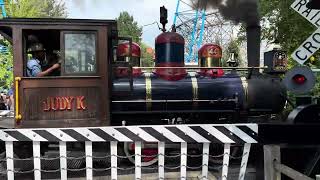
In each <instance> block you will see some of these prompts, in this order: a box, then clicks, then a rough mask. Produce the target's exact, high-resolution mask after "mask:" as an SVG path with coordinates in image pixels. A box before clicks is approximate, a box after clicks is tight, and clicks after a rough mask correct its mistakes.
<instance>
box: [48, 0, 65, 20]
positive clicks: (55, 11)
mask: <svg viewBox="0 0 320 180" xmlns="http://www.w3.org/2000/svg"><path fill="white" fill-rule="evenodd" d="M45 1H46V2H47V6H46V8H45V9H44V12H45V16H44V17H52V18H66V17H67V11H66V4H65V2H64V1H62V0H59V1H57V0H45Z"/></svg>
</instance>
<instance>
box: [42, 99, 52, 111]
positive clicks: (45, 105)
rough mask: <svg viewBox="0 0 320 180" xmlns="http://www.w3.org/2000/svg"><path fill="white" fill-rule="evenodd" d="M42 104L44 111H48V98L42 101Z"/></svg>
mask: <svg viewBox="0 0 320 180" xmlns="http://www.w3.org/2000/svg"><path fill="white" fill-rule="evenodd" d="M42 104H43V110H44V111H50V98H47V100H46V101H43V102H42Z"/></svg>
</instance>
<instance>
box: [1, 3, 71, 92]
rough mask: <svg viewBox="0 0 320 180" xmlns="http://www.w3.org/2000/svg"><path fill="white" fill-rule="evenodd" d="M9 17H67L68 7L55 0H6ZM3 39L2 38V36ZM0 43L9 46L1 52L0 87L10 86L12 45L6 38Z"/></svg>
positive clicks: (11, 77)
mask: <svg viewBox="0 0 320 180" xmlns="http://www.w3.org/2000/svg"><path fill="white" fill-rule="evenodd" d="M5 3H6V11H7V14H8V16H9V17H26V18H39V17H66V16H67V13H66V7H65V4H64V3H63V2H61V1H59V2H58V1H55V0H15V1H12V0H5ZM0 39H1V38H0ZM0 44H1V45H4V46H6V47H7V48H8V52H7V53H0V87H2V88H9V87H10V85H11V83H12V81H13V73H12V69H13V68H12V67H13V57H12V47H11V45H10V43H9V42H8V41H6V40H3V39H1V40H0Z"/></svg>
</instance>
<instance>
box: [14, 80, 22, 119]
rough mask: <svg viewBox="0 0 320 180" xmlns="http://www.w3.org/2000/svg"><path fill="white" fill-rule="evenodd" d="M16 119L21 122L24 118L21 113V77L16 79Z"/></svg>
mask: <svg viewBox="0 0 320 180" xmlns="http://www.w3.org/2000/svg"><path fill="white" fill-rule="evenodd" d="M14 80H15V115H16V116H15V119H16V121H17V122H18V121H20V120H21V119H22V116H21V114H20V112H19V82H20V81H21V77H16V78H15V79H14Z"/></svg>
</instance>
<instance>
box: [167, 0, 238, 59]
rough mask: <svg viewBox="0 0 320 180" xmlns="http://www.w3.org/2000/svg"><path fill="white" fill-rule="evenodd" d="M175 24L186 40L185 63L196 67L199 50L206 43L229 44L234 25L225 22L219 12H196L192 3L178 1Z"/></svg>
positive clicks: (182, 0)
mask: <svg viewBox="0 0 320 180" xmlns="http://www.w3.org/2000/svg"><path fill="white" fill-rule="evenodd" d="M173 23H174V24H175V26H176V29H177V32H179V33H180V34H182V36H183V37H184V38H185V40H186V46H185V47H186V49H185V52H186V53H185V63H186V64H187V65H188V64H191V65H196V64H197V63H198V62H197V59H198V57H197V56H198V53H197V52H198V49H199V48H200V47H201V46H202V44H205V43H217V44H220V45H222V46H225V45H226V44H228V42H229V41H230V40H231V39H232V35H233V33H234V32H233V24H231V23H230V22H228V21H225V20H224V19H223V18H222V16H221V15H220V14H219V12H218V11H217V10H207V11H205V10H194V9H193V8H192V5H191V3H188V2H187V1H184V0H177V7H176V12H175V16H174V21H173Z"/></svg>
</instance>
